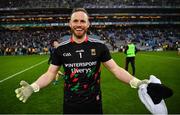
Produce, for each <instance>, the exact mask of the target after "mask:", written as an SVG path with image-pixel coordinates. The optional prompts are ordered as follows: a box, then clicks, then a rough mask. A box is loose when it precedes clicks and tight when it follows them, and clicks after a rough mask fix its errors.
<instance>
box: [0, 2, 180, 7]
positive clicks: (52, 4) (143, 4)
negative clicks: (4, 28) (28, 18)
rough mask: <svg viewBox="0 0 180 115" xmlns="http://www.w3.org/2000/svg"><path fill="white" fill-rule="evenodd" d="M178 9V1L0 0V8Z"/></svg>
mask: <svg viewBox="0 0 180 115" xmlns="http://www.w3.org/2000/svg"><path fill="white" fill-rule="evenodd" d="M147 6H149V7H179V6H180V1H179V0H173V1H172V0H1V1H0V8H74V7H84V8H121V7H147Z"/></svg>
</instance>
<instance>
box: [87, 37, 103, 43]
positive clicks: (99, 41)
mask: <svg viewBox="0 0 180 115" xmlns="http://www.w3.org/2000/svg"><path fill="white" fill-rule="evenodd" d="M88 41H89V42H92V43H100V44H105V43H104V42H103V41H101V40H99V39H95V38H91V37H89V38H88Z"/></svg>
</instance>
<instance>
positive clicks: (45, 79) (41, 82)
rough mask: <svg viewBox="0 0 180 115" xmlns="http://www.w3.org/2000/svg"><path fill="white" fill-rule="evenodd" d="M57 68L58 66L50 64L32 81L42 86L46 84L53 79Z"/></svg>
mask: <svg viewBox="0 0 180 115" xmlns="http://www.w3.org/2000/svg"><path fill="white" fill-rule="evenodd" d="M58 70H59V66H56V65H52V64H51V65H50V66H49V68H48V70H47V72H46V73H44V74H43V75H41V76H40V77H39V78H38V79H37V80H36V81H35V82H34V83H35V84H37V85H38V86H39V88H43V87H45V86H47V85H48V84H49V83H50V82H51V81H53V80H54V78H55V77H56V75H57V73H58Z"/></svg>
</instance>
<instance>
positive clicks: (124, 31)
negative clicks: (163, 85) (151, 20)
mask: <svg viewBox="0 0 180 115" xmlns="http://www.w3.org/2000/svg"><path fill="white" fill-rule="evenodd" d="M88 33H89V34H90V35H91V36H98V37H97V38H99V39H101V40H103V41H104V42H105V43H106V44H107V45H108V44H109V47H108V48H109V49H110V50H111V51H113V50H118V51H123V48H124V46H125V45H126V41H128V40H132V41H133V42H135V43H136V45H137V47H138V48H139V49H140V50H157V49H159V48H162V49H163V50H176V49H177V48H176V46H177V45H179V44H180V29H178V28H172V27H167V28H159V27H121V28H120V27H109V28H104V29H102V28H101V29H100V28H99V29H98V28H91V29H90V31H89V32H88ZM64 36H70V31H69V30H66V29H61V30H57V29H56V30H19V31H17V30H16V31H10V30H8V31H7V30H6V31H3V32H0V55H27V54H29V55H30V54H48V52H49V50H48V49H49V48H50V47H51V46H50V41H51V40H52V39H54V38H57V39H59V41H60V42H62V41H64V40H65V39H63V38H66V39H69V37H64Z"/></svg>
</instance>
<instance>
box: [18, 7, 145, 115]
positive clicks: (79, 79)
mask: <svg viewBox="0 0 180 115" xmlns="http://www.w3.org/2000/svg"><path fill="white" fill-rule="evenodd" d="M88 18H89V17H88V13H87V12H86V10H85V9H83V8H77V9H74V10H73V11H72V14H71V18H70V22H69V26H70V28H71V31H72V36H71V38H70V40H68V41H65V42H62V43H61V44H60V46H59V47H58V48H57V49H56V51H55V53H54V55H53V57H52V62H51V65H50V66H49V68H48V70H47V72H46V73H44V74H43V75H41V76H40V77H39V78H38V79H37V80H36V81H35V82H34V83H32V84H31V85H29V84H28V83H27V82H25V81H21V82H20V85H22V87H21V88H18V89H16V90H15V92H16V94H17V95H16V96H17V98H19V100H20V101H22V102H26V101H27V99H28V98H29V97H30V96H31V94H32V93H33V92H38V91H39V90H40V89H41V88H43V87H46V86H47V85H48V84H49V83H50V82H51V81H52V80H53V79H54V77H55V76H56V74H57V72H58V70H59V67H60V66H61V65H62V66H63V68H64V71H65V74H64V80H65V83H64V103H63V112H64V113H65V114H72V113H73V114H80V113H84V114H93V113H95V114H102V113H103V112H102V100H101V90H100V71H101V70H100V64H101V62H102V63H103V65H104V66H105V67H106V68H107V69H109V70H110V71H111V72H112V73H113V74H114V75H115V76H116V77H117V78H118V79H119V80H121V81H123V82H125V83H128V84H130V85H131V87H133V88H137V87H138V86H139V85H140V84H143V83H147V80H142V81H141V80H139V79H137V78H135V77H133V76H131V75H130V74H129V73H128V72H127V71H125V70H124V69H123V68H121V67H119V66H118V65H117V64H116V63H115V61H114V60H113V59H112V58H111V56H110V53H109V50H108V48H107V47H106V46H105V44H103V43H102V42H101V41H99V40H97V39H92V38H89V37H88V36H87V34H86V32H87V30H88V28H89V26H90V23H89V19H88Z"/></svg>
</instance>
